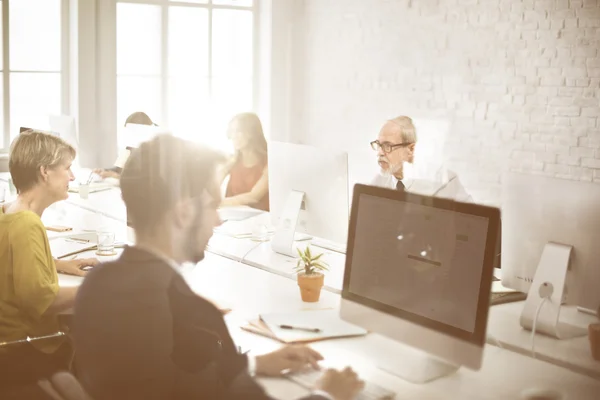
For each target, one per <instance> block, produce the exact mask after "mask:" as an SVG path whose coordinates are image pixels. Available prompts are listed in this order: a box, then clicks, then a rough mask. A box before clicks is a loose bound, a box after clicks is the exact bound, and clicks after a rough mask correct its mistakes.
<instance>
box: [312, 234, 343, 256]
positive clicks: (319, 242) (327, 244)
mask: <svg viewBox="0 0 600 400" xmlns="http://www.w3.org/2000/svg"><path fill="white" fill-rule="evenodd" d="M310 244H311V245H313V246H315V247H320V248H322V249H326V250H331V251H335V252H336V253H342V254H346V243H344V244H340V243H336V242H332V241H331V240H325V239H321V238H313V239H312V240H311V242H310Z"/></svg>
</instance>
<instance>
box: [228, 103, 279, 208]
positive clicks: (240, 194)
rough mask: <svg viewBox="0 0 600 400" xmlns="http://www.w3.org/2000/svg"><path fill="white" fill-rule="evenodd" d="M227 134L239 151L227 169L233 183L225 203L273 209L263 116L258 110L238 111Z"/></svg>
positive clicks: (236, 150) (229, 186)
mask: <svg viewBox="0 0 600 400" xmlns="http://www.w3.org/2000/svg"><path fill="white" fill-rule="evenodd" d="M227 136H228V138H229V140H231V142H232V144H233V148H234V150H235V154H234V156H233V158H232V159H231V161H230V162H229V163H228V164H227V165H226V166H225V168H224V171H223V179H225V177H226V176H227V175H229V183H228V184H227V190H226V193H225V198H224V199H223V202H222V206H241V205H247V206H250V207H253V208H257V209H260V210H265V211H269V169H268V159H267V141H266V139H265V135H264V133H263V128H262V124H261V122H260V119H259V118H258V116H257V115H256V114H254V113H241V114H237V115H236V116H234V117H233V118H232V119H231V121H230V122H229V126H228V129H227Z"/></svg>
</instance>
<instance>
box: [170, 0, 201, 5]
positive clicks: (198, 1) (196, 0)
mask: <svg viewBox="0 0 600 400" xmlns="http://www.w3.org/2000/svg"><path fill="white" fill-rule="evenodd" d="M171 1H177V2H179V3H194V4H206V3H208V0H171Z"/></svg>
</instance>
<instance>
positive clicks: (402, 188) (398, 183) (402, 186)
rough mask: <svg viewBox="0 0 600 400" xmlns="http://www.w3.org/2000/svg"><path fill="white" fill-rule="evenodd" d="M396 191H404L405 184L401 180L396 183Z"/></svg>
mask: <svg viewBox="0 0 600 400" xmlns="http://www.w3.org/2000/svg"><path fill="white" fill-rule="evenodd" d="M396 190H401V191H404V183H402V181H401V180H398V182H396Z"/></svg>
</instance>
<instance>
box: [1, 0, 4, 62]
mask: <svg viewBox="0 0 600 400" xmlns="http://www.w3.org/2000/svg"><path fill="white" fill-rule="evenodd" d="M2 13H3V11H2V1H1V0H0V32H4V31H3V29H4V25H3V24H2V23H3V21H2V15H3V14H2ZM0 37H1V36H0ZM3 52H4V41H3V40H0V58H2V60H0V69H4V56H3V55H2V54H3Z"/></svg>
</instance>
